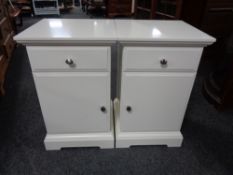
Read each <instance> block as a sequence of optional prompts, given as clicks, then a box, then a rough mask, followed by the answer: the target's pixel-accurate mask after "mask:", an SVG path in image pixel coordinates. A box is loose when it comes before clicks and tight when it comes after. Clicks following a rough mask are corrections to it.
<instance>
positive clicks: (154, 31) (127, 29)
mask: <svg viewBox="0 0 233 175" xmlns="http://www.w3.org/2000/svg"><path fill="white" fill-rule="evenodd" d="M115 23H116V32H117V39H118V41H121V42H123V41H131V42H142V41H145V42H149V41H152V42H154V43H175V44H178V43H183V44H184V43H193V44H195V43H196V44H199V45H202V46H204V45H208V44H211V43H213V42H215V38H213V37H211V36H209V35H208V34H205V33H204V32H202V31H200V30H198V29H197V28H194V27H193V26H191V25H189V24H187V23H185V22H184V21H179V20H115Z"/></svg>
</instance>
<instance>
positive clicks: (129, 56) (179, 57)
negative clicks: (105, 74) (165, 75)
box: [123, 47, 202, 71]
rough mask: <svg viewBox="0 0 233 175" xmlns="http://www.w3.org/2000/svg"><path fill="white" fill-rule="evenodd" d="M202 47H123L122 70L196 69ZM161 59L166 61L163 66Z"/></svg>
mask: <svg viewBox="0 0 233 175" xmlns="http://www.w3.org/2000/svg"><path fill="white" fill-rule="evenodd" d="M201 54H202V48H189V47H125V48H124V50H123V55H124V57H123V71H184V70H186V71H196V70H197V68H198V65H199V60H200V57H201ZM162 59H165V60H166V61H167V65H166V66H164V65H162V64H161V63H160V61H161V60H162Z"/></svg>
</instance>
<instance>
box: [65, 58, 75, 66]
mask: <svg viewBox="0 0 233 175" xmlns="http://www.w3.org/2000/svg"><path fill="white" fill-rule="evenodd" d="M66 64H68V65H69V66H71V65H73V64H74V61H73V60H72V59H71V58H68V59H66Z"/></svg>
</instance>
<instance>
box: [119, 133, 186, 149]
mask: <svg viewBox="0 0 233 175" xmlns="http://www.w3.org/2000/svg"><path fill="white" fill-rule="evenodd" d="M182 140H183V136H182V134H181V133H180V132H140V133H139V132H137V133H134V132H125V133H117V135H116V148H127V147H130V146H133V145H135V146H136V145H167V146H168V147H180V146H181V144H182Z"/></svg>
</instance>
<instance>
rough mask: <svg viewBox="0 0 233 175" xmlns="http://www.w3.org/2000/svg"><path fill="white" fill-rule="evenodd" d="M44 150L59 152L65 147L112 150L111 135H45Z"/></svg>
mask: <svg viewBox="0 0 233 175" xmlns="http://www.w3.org/2000/svg"><path fill="white" fill-rule="evenodd" d="M44 144H45V148H46V150H60V149H61V148H66V147H100V148H114V136H113V133H111V132H109V133H89V134H47V135H46V137H45V140H44Z"/></svg>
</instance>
